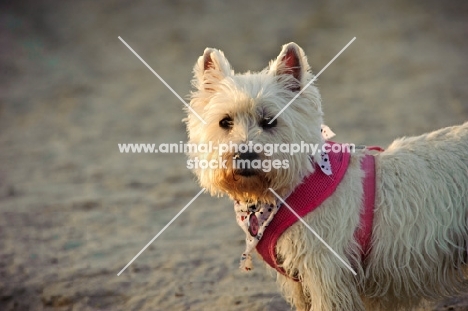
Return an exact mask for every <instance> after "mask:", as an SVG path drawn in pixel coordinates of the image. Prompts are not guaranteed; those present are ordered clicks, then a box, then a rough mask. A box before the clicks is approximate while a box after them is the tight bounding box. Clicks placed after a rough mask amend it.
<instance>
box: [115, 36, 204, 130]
mask: <svg viewBox="0 0 468 311" xmlns="http://www.w3.org/2000/svg"><path fill="white" fill-rule="evenodd" d="M118 38H119V40H120V41H122V43H123V44H125V46H126V47H127V48H128V49H129V50H130V51H132V53H133V54H135V56H136V57H138V59H139V60H140V61H141V62H142V63H143V64H144V65H145V66H146V67H148V69H149V70H150V71H151V72H152V73H153V74H154V75H155V76H156V77H158V79H159V80H161V82H162V83H163V84H164V85H165V86H166V87H167V88H168V89H169V90H171V92H172V93H174V95H175V96H177V98H178V99H180V101H181V102H182V103H184V105H185V106H187V108H188V109H190V111H192V112H193V114H194V115H196V116H197V118H198V119H200V121H201V122H202V123H203V124H206V121H205V120H203V119H202V117H200V116H199V115H198V113H196V111H195V110H193V108H192V107H190V105H189V104H187V103H186V102H185V100H183V99H182V97H180V96H179V94H177V92H176V91H174V90H173V89H172V87H170V86H169V84H167V83H166V81H164V79H163V78H161V76H160V75H158V73H157V72H156V71H154V70H153V68H151V67H150V65H148V64H147V63H146V62H145V61H144V60H143V58H141V57H140V55H138V53H137V52H135V51H134V50H133V49H132V48H131V47H130V45H128V44H127V42H125V40H124V39H122V38H121V37H120V36H119V37H118Z"/></svg>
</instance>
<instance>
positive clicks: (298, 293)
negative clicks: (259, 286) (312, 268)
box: [276, 273, 310, 311]
mask: <svg viewBox="0 0 468 311" xmlns="http://www.w3.org/2000/svg"><path fill="white" fill-rule="evenodd" d="M276 282H277V283H278V285H279V286H280V289H281V291H282V293H283V296H284V298H285V299H286V301H288V302H289V303H290V304H291V305H294V306H295V307H296V310H297V311H309V310H310V304H309V303H308V300H309V298H308V297H306V296H305V295H304V292H303V289H302V285H301V283H300V282H296V281H294V280H292V279H291V278H289V277H286V276H284V275H282V274H280V273H278V275H277V278H276Z"/></svg>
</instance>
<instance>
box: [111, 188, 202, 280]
mask: <svg viewBox="0 0 468 311" xmlns="http://www.w3.org/2000/svg"><path fill="white" fill-rule="evenodd" d="M203 191H205V188H203V189H202V190H200V192H198V193H197V195H196V196H194V197H193V199H192V200H190V202H188V203H187V205H185V206H184V208H183V209H181V210H180V212H178V213H177V215H175V216H174V218H172V219H171V221H169V222H168V223H167V225H165V226H164V228H162V229H161V231H159V232H158V234H156V236H155V237H154V238H152V239H151V241H149V242H148V244H146V245H145V247H143V249H142V250H141V251H140V252H139V253H138V254H136V256H135V257H133V259H132V260H130V262H129V263H128V264H127V265H126V266H125V267H124V268H123V269H122V270H120V272H119V273H117V276H120V275H121V274H122V272H124V271H125V269H127V268H128V266H130V265H131V264H132V262H134V261H135V259H137V258H138V256H140V255H141V253H143V252H144V251H145V250H146V249H147V248H148V246H150V244H151V243H153V242H154V240H156V239H157V238H158V237H159V236H160V235H161V233H163V232H164V230H166V229H167V228H168V227H169V226H170V225H171V224H172V223H173V222H174V220H176V219H177V217H179V216H180V214H182V213H183V212H184V211H185V210H186V209H187V207H189V206H190V204H192V203H193V201H195V199H196V198H198V196H199V195H200V194H202V192H203Z"/></svg>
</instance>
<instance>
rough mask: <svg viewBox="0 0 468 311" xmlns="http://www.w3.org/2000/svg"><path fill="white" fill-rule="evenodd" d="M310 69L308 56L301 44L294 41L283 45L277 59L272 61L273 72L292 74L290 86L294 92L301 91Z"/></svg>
mask: <svg viewBox="0 0 468 311" xmlns="http://www.w3.org/2000/svg"><path fill="white" fill-rule="evenodd" d="M308 70H309V64H308V63H307V57H306V56H305V54H304V51H303V50H302V49H301V48H300V47H299V45H297V44H296V43H294V42H291V43H288V44H285V45H283V48H282V50H281V53H280V54H279V55H278V57H277V58H276V60H275V61H273V62H271V63H270V72H272V73H273V74H275V75H277V76H281V75H290V76H292V78H293V79H290V80H291V81H290V82H289V83H288V88H289V89H290V90H291V91H293V92H298V91H300V89H301V87H303V86H304V85H303V82H304V79H305V75H306V74H307V72H308Z"/></svg>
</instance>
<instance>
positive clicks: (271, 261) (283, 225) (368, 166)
mask: <svg viewBox="0 0 468 311" xmlns="http://www.w3.org/2000/svg"><path fill="white" fill-rule="evenodd" d="M370 150H376V149H370ZM379 151H380V150H379ZM343 155H344V157H343V158H342V159H341V161H342V163H341V164H342V165H341V166H340V168H339V170H341V171H340V174H337V176H340V180H337V181H336V182H335V183H333V184H331V187H327V188H326V190H325V191H324V192H326V193H325V195H320V199H319V200H314V201H315V202H313V204H312V205H310V202H309V203H304V201H303V200H304V199H306V198H304V192H305V193H309V192H310V191H308V190H310V189H308V188H310V187H313V186H314V183H313V182H312V183H308V182H307V179H312V180H313V179H314V177H313V176H314V175H316V174H323V173H322V172H321V171H320V170H316V173H314V174H312V175H310V176H308V177H307V178H306V181H305V182H304V183H302V184H301V185H299V186H298V189H299V188H300V191H296V190H297V189H296V190H295V191H294V192H293V194H295V193H299V194H300V195H293V194H292V195H290V196H289V197H288V199H287V200H286V202H287V203H288V205H289V206H291V207H292V208H294V210H295V211H296V212H297V213H298V214H299V215H300V216H301V217H303V216H305V215H306V214H308V213H310V212H311V211H313V210H314V209H315V208H317V207H318V206H320V204H322V202H323V201H324V200H325V199H326V198H328V197H329V196H331V195H332V194H333V192H334V191H335V190H336V187H337V186H338V184H339V182H340V181H341V178H342V177H343V176H344V173H345V171H346V169H347V166H348V163H349V154H346V153H344V154H343ZM361 169H362V170H363V171H364V173H365V175H364V178H363V208H362V210H361V214H360V215H361V216H360V224H359V227H358V228H357V230H356V232H355V237H356V239H357V241H358V242H359V245H360V246H361V251H362V259H363V260H364V259H365V257H366V256H367V255H368V253H369V252H370V248H371V247H370V246H371V245H370V244H371V236H372V225H373V218H374V204H375V158H374V156H373V155H370V154H367V155H365V156H364V157H363V159H362V162H361ZM343 170H344V171H343ZM333 175H335V174H333ZM316 186H317V184H315V187H316ZM311 189H312V191H317V189H313V188H311ZM306 197H307V196H306ZM305 205H309V206H308V208H306V209H304V208H303V207H304V206H305ZM278 216H279V217H278ZM297 220H298V219H297V218H296V216H294V215H293V214H292V213H291V212H290V211H289V209H287V208H285V207H283V208H281V209H280V210H279V211H278V213H277V214H276V216H275V218H273V221H272V222H271V223H270V225H269V227H268V228H267V230H265V232H264V235H263V237H262V239H261V240H260V241H259V243H258V245H257V251H258V252H259V254H260V255H261V256H262V257H263V260H264V261H265V262H266V263H268V265H270V266H271V267H272V268H274V269H276V270H277V271H278V272H279V273H281V274H282V275H285V276H288V275H287V274H286V272H285V271H284V269H283V267H280V266H278V263H277V258H276V250H275V248H276V242H277V240H278V238H279V237H280V236H281V234H282V233H283V232H284V231H285V230H286V229H287V228H288V227H290V226H291V225H293V224H294V223H295V222H297ZM288 277H290V276H288ZM290 278H291V277H290ZM292 279H293V280H294V281H297V282H298V281H299V279H298V278H294V277H292Z"/></svg>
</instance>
